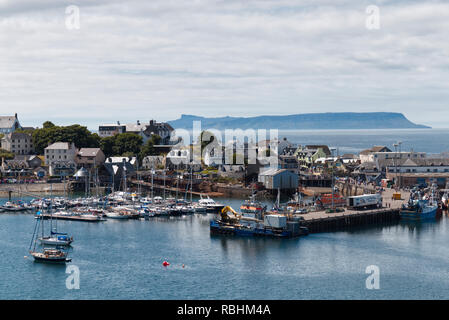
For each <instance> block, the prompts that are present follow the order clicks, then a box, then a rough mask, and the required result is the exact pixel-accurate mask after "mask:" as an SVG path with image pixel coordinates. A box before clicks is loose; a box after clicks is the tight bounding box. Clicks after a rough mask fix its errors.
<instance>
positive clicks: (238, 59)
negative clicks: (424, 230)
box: [0, 0, 449, 128]
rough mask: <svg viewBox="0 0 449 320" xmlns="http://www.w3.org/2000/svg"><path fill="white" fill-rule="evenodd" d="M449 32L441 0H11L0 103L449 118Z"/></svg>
mask: <svg viewBox="0 0 449 320" xmlns="http://www.w3.org/2000/svg"><path fill="white" fill-rule="evenodd" d="M70 5H75V6H77V8H79V12H80V20H79V27H80V28H79V29H73V28H72V27H73V26H76V24H74V21H76V19H75V20H74V19H72V18H73V17H74V15H73V11H70V10H69V11H67V12H66V9H67V7H68V6H70ZM369 5H376V6H378V8H379V9H380V28H379V29H373V30H369V29H368V28H367V27H366V22H367V19H370V16H371V14H370V13H367V11H366V9H367V7H368V6H369ZM369 21H372V19H371V20H369ZM75 23H76V22H75ZM67 24H68V26H69V27H67ZM448 34H449V3H448V1H436V0H433V1H432V0H426V1H412V0H394V1H393V0H391V1H390V0H369V1H365V0H240V1H237V0H151V1H149V0H127V1H122V0H72V1H66V0H0V53H1V54H0V114H2V115H5V114H13V113H15V112H17V113H19V117H20V120H21V122H22V124H23V125H40V124H41V123H42V122H43V121H45V120H47V119H49V120H52V121H54V122H55V123H58V124H71V123H75V122H76V123H83V124H86V125H88V126H89V127H90V128H95V127H96V126H98V124H99V123H107V122H115V121H116V120H121V121H122V122H134V121H135V120H137V119H139V120H141V121H148V120H149V119H152V118H154V119H157V120H173V119H176V118H178V117H179V116H180V114H195V115H203V116H226V115H231V116H254V115H265V114H295V113H310V112H331V111H332V112H334V111H354V112H355V111H361V112H367V111H395V112H403V113H404V114H405V115H406V116H407V117H408V118H409V119H410V120H412V121H414V122H417V123H421V124H428V125H432V126H434V127H449V125H448V124H447V121H448V120H449V107H448V103H447V101H448V98H449V90H448V89H449V88H448V87H449V81H448V80H449V41H448Z"/></svg>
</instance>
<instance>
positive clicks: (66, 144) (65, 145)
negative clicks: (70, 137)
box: [45, 142, 70, 150]
mask: <svg viewBox="0 0 449 320" xmlns="http://www.w3.org/2000/svg"><path fill="white" fill-rule="evenodd" d="M45 149H66V150H68V149H70V143H69V142H55V143H53V144H51V145H49V146H48V147H47V148H45Z"/></svg>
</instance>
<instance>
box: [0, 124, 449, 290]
mask: <svg viewBox="0 0 449 320" xmlns="http://www.w3.org/2000/svg"><path fill="white" fill-rule="evenodd" d="M354 131H359V133H358V134H357V133H355V132H354ZM354 131H348V132H345V131H338V132H336V131H321V132H312V131H307V132H304V133H301V132H294V133H291V135H290V136H289V134H288V132H281V137H282V136H286V137H287V138H288V139H289V140H290V141H292V142H295V143H301V144H328V145H331V146H335V147H339V151H340V153H345V152H358V151H360V150H361V149H363V148H367V147H370V146H372V145H382V144H383V145H389V146H391V145H392V143H393V142H396V141H398V140H400V141H402V142H403V150H409V149H410V148H413V149H414V150H416V151H425V152H429V153H439V152H441V151H447V150H449V130H447V129H438V130H426V129H422V130H411V131H409V132H406V130H390V131H385V130H384V131H383V132H381V133H380V132H379V131H373V130H366V131H364V130H354ZM217 200H219V201H220V202H223V203H225V204H228V205H231V206H232V207H234V208H238V207H239V206H240V204H241V200H237V199H217ZM3 202H6V199H0V203H3ZM270 205H271V204H270ZM212 218H213V215H210V214H209V215H198V214H196V215H192V216H185V217H176V218H174V217H172V218H154V219H150V220H149V221H144V220H126V221H119V220H108V221H104V222H99V223H84V222H76V221H59V222H58V228H59V230H60V231H67V232H70V234H71V235H73V237H74V239H75V241H74V243H73V249H72V251H71V253H70V257H71V258H72V262H71V263H69V264H67V265H68V266H70V265H75V266H77V267H78V268H79V270H80V289H78V290H77V289H72V290H69V289H67V288H66V279H67V277H68V276H69V274H66V266H64V265H49V264H43V263H36V262H34V261H33V259H32V258H31V257H30V256H29V253H28V247H29V244H30V240H31V236H32V233H33V228H34V224H35V219H34V218H33V216H32V215H30V214H17V213H15V214H6V213H0V256H1V259H0V271H1V273H0V299H447V297H448V296H449V269H448V267H447V266H448V265H449V246H448V245H447V244H448V243H449V219H448V217H447V216H446V215H444V214H443V216H442V217H441V218H440V219H439V220H437V221H433V222H424V223H404V222H400V223H397V224H394V225H389V226H377V227H367V228H359V229H353V230H351V231H342V232H333V233H320V234H311V235H308V236H306V237H302V238H295V239H259V238H237V237H232V236H231V237H226V236H212V235H210V232H209V221H210V219H212ZM25 256H27V257H26V258H25ZM165 260H166V261H168V262H170V264H171V265H170V266H169V267H167V268H165V267H163V266H162V262H163V261H165ZM183 265H184V267H183ZM371 265H375V266H377V267H378V268H379V271H380V289H378V290H369V289H367V288H366V280H367V278H368V276H369V274H367V273H366V272H365V271H366V268H367V267H368V266H371Z"/></svg>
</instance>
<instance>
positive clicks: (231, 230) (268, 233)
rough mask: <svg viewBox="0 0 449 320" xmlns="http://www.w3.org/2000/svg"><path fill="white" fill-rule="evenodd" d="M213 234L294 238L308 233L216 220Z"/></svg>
mask: <svg viewBox="0 0 449 320" xmlns="http://www.w3.org/2000/svg"><path fill="white" fill-rule="evenodd" d="M210 232H211V234H223V235H234V236H242V237H271V238H292V237H295V236H300V235H306V234H307V232H306V231H305V230H302V231H301V233H300V234H298V235H293V233H292V232H291V231H288V230H274V229H269V228H263V229H262V228H253V227H246V226H238V225H234V226H233V225H227V224H222V223H220V222H218V221H216V220H212V221H211V222H210Z"/></svg>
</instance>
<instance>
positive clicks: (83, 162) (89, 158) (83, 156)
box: [75, 148, 105, 168]
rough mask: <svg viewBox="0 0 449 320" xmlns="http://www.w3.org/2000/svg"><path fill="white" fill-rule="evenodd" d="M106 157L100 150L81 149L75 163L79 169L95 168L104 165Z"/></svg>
mask: <svg viewBox="0 0 449 320" xmlns="http://www.w3.org/2000/svg"><path fill="white" fill-rule="evenodd" d="M104 161H105V155H104V153H103V151H101V149H100V148H81V149H80V150H79V151H78V153H77V154H76V158H75V162H76V164H77V165H78V167H84V168H93V167H95V166H99V165H103V163H104Z"/></svg>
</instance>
